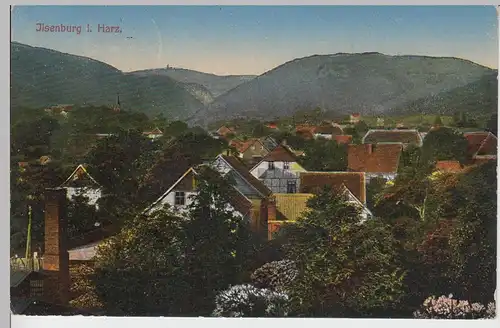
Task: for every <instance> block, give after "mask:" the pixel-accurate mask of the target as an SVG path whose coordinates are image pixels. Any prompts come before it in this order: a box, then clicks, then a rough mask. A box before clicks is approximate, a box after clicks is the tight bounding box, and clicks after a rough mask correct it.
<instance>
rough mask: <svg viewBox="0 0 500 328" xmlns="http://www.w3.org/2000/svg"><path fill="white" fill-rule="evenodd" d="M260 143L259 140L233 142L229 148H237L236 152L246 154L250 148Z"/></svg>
mask: <svg viewBox="0 0 500 328" xmlns="http://www.w3.org/2000/svg"><path fill="white" fill-rule="evenodd" d="M256 142H260V140H259V139H248V140H245V141H243V140H231V142H230V143H229V146H231V147H234V148H236V150H237V151H238V152H240V153H244V152H245V151H246V150H247V149H248V148H250V146H252V145H253V144H254V143H256Z"/></svg>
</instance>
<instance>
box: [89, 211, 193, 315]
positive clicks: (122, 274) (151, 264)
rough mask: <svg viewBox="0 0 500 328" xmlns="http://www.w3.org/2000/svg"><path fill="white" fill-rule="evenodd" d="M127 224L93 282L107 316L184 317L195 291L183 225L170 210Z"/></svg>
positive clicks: (100, 256)
mask: <svg viewBox="0 0 500 328" xmlns="http://www.w3.org/2000/svg"><path fill="white" fill-rule="evenodd" d="M126 222H127V224H126V225H125V226H124V228H123V229H122V230H121V231H120V232H119V233H118V234H117V235H116V236H114V237H111V238H110V239H109V240H108V241H107V242H106V243H104V244H103V245H102V246H100V247H99V249H98V251H97V254H96V266H95V267H96V269H95V273H94V275H93V276H92V281H93V285H94V289H95V293H96V295H97V297H98V298H99V301H100V302H101V303H102V304H103V306H104V310H105V312H106V314H107V315H139V316H159V315H163V316H169V315H181V314H182V313H183V312H184V308H183V306H184V303H183V302H182V300H183V298H184V295H185V291H186V290H188V289H189V286H188V285H187V283H186V279H185V278H186V276H187V275H188V274H189V272H187V271H185V266H184V259H185V244H184V242H185V235H184V231H183V229H182V224H183V219H182V218H180V217H179V216H176V215H175V214H173V213H172V212H171V211H170V210H169V209H168V208H164V209H162V210H160V211H157V212H156V213H154V214H153V215H151V216H149V217H147V218H146V217H143V216H137V217H135V218H134V217H131V219H130V220H126Z"/></svg>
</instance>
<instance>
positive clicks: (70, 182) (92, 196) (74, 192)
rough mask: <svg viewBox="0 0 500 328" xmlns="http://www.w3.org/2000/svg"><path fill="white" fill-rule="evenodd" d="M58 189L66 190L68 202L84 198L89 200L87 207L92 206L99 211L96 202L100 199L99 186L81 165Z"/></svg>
mask: <svg viewBox="0 0 500 328" xmlns="http://www.w3.org/2000/svg"><path fill="white" fill-rule="evenodd" d="M60 188H64V189H66V195H67V197H68V199H69V200H72V199H73V198H74V197H76V196H84V197H87V198H88V199H89V202H88V204H89V205H94V206H95V207H96V209H99V205H98V204H97V202H98V200H99V199H100V198H101V197H102V188H101V185H100V184H99V183H98V182H97V181H96V180H95V179H94V178H93V177H92V176H91V175H90V174H89V173H88V172H87V170H86V169H85V167H84V166H83V165H81V164H80V165H78V167H77V168H76V169H75V170H74V171H73V173H71V175H70V176H69V177H68V178H67V179H66V181H64V182H63V183H62V184H61V186H60Z"/></svg>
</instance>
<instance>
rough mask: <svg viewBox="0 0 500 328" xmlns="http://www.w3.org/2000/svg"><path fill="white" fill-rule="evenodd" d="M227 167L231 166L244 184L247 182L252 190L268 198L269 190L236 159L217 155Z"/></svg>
mask: <svg viewBox="0 0 500 328" xmlns="http://www.w3.org/2000/svg"><path fill="white" fill-rule="evenodd" d="M219 156H220V157H221V158H222V159H223V160H224V161H225V162H226V163H227V164H228V165H229V166H231V167H232V168H233V169H234V170H235V171H236V173H238V174H239V175H240V176H241V177H242V178H243V179H244V180H245V181H246V182H248V183H249V184H250V185H251V186H252V187H253V188H254V189H256V190H257V191H258V192H259V193H260V194H262V196H264V197H268V196H269V195H271V193H272V192H271V190H269V188H268V187H266V185H265V184H264V183H262V181H260V180H259V179H257V178H256V177H254V176H253V175H252V174H251V173H250V171H249V170H248V168H247V167H246V166H245V165H244V164H243V163H242V162H241V161H240V160H239V159H237V158H236V157H234V156H227V155H219Z"/></svg>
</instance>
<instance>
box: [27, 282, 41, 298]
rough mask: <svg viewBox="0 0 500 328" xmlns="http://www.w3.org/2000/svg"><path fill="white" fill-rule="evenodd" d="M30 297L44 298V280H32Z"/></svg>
mask: <svg viewBox="0 0 500 328" xmlns="http://www.w3.org/2000/svg"><path fill="white" fill-rule="evenodd" d="M30 297H43V280H30Z"/></svg>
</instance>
